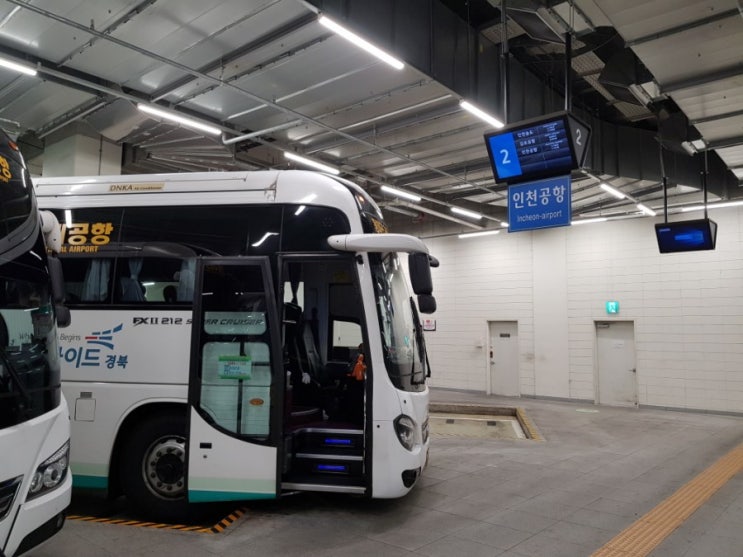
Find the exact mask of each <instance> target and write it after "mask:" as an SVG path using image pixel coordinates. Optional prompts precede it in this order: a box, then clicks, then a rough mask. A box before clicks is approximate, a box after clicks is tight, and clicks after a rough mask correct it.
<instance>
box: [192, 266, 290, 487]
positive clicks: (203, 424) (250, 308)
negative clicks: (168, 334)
mask: <svg viewBox="0 0 743 557" xmlns="http://www.w3.org/2000/svg"><path fill="white" fill-rule="evenodd" d="M284 381H285V380H284V373H283V362H282V355H281V339H280V329H279V322H278V319H277V311H276V302H275V296H274V292H273V282H272V280H271V275H270V266H269V261H268V258H266V257H239V258H215V257H208V258H203V259H199V260H198V261H197V266H196V288H195V298H194V322H193V329H192V339H191V369H190V384H189V407H190V408H189V446H188V480H187V481H188V498H189V500H190V501H193V502H204V501H225V500H240V499H263V498H273V497H275V496H276V494H277V492H278V488H279V483H278V482H279V478H280V472H279V465H280V460H281V459H280V454H279V447H280V440H281V438H282V432H281V427H282V419H281V417H282V412H281V409H282V408H283V393H284Z"/></svg>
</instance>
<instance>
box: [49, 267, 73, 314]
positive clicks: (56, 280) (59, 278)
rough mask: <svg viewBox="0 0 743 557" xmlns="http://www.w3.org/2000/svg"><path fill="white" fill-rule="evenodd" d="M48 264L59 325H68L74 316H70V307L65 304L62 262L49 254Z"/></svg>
mask: <svg viewBox="0 0 743 557" xmlns="http://www.w3.org/2000/svg"><path fill="white" fill-rule="evenodd" d="M46 264H47V268H48V269H49V279H50V281H51V286H52V301H53V302H54V311H55V313H56V314H57V327H60V328H63V327H68V326H69V325H70V323H71V321H72V318H71V316H70V309H69V308H68V307H67V306H65V305H64V301H65V287H64V276H63V275H62V263H61V261H60V260H59V259H58V258H57V257H56V256H55V255H53V254H49V256H48V257H47V261H46Z"/></svg>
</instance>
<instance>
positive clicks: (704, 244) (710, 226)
mask: <svg viewBox="0 0 743 557" xmlns="http://www.w3.org/2000/svg"><path fill="white" fill-rule="evenodd" d="M655 235H656V237H657V238H658V249H659V250H660V252H661V253H675V252H679V251H698V250H710V249H715V243H716V241H717V223H716V222H715V221H713V220H710V219H697V220H683V221H679V222H664V223H659V224H656V225H655Z"/></svg>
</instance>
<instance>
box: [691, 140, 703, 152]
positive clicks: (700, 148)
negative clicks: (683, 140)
mask: <svg viewBox="0 0 743 557" xmlns="http://www.w3.org/2000/svg"><path fill="white" fill-rule="evenodd" d="M691 146H692V147H694V149H696V150H697V151H704V150H705V149H706V148H707V142H706V141H704V139H695V140H694V141H692V142H691Z"/></svg>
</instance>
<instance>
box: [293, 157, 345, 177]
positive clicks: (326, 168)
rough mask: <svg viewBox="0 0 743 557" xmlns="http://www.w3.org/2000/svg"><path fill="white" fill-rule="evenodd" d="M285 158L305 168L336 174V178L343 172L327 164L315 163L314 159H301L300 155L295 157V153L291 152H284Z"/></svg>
mask: <svg viewBox="0 0 743 557" xmlns="http://www.w3.org/2000/svg"><path fill="white" fill-rule="evenodd" d="M284 156H285V157H286V158H287V159H289V160H293V161H294V162H298V163H300V164H304V165H305V166H311V167H312V168H317V169H318V170H322V171H323V172H327V173H328V174H334V175H335V176H337V175H338V174H340V173H341V171H340V170H338V169H337V168H335V167H334V166H329V165H327V164H323V163H321V162H318V161H314V160H312V159H308V158H305V157H300V156H299V155H295V154H294V153H292V152H290V151H284Z"/></svg>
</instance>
